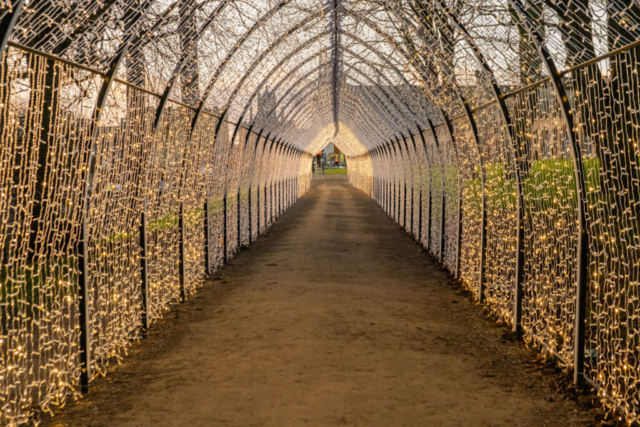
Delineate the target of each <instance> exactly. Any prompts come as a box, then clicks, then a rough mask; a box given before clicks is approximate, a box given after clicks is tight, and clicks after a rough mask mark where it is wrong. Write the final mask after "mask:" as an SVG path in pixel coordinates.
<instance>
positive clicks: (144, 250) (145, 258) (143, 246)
mask: <svg viewBox="0 0 640 427" xmlns="http://www.w3.org/2000/svg"><path fill="white" fill-rule="evenodd" d="M140 252H141V254H140V278H141V279H142V281H141V282H142V289H141V294H142V319H141V320H142V322H141V323H142V331H143V333H146V331H148V330H149V325H150V323H151V307H150V306H149V243H148V238H147V214H146V212H144V211H143V212H142V215H141V216H140Z"/></svg>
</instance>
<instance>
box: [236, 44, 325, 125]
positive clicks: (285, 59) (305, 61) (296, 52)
mask: <svg viewBox="0 0 640 427" xmlns="http://www.w3.org/2000/svg"><path fill="white" fill-rule="evenodd" d="M327 34H328V32H324V33H322V34H321V35H320V36H318V37H317V38H312V39H310V40H308V41H307V42H305V43H304V44H303V45H300V46H299V47H298V48H297V49H296V50H294V51H293V52H291V53H290V54H289V55H287V56H286V57H285V58H284V59H283V60H282V61H280V62H279V63H278V64H276V66H274V67H273V69H272V70H271V72H269V74H267V75H266V77H265V78H264V79H263V80H262V82H261V83H260V84H259V85H258V87H257V88H256V89H255V90H254V91H253V94H252V95H251V97H250V98H249V100H248V101H247V103H246V104H245V107H244V109H243V110H242V114H243V115H244V114H245V113H246V111H247V110H248V109H249V106H250V105H251V103H252V102H253V99H254V98H255V97H256V96H257V95H258V93H260V90H261V89H262V88H263V86H264V85H265V84H267V83H268V81H269V79H270V78H271V77H272V76H273V74H275V72H276V71H278V70H279V69H281V68H282V66H283V65H284V63H285V62H286V61H288V60H290V59H291V58H292V57H293V56H295V55H297V54H298V53H299V52H300V51H301V50H302V49H304V47H307V46H308V45H310V44H312V43H314V42H316V41H318V40H319V39H320V38H321V37H324V36H325V35H327ZM303 46H304V47H303ZM322 53H324V52H323V51H322V50H319V51H318V52H316V53H314V54H313V55H309V56H308V57H307V58H305V59H304V60H303V61H302V62H301V63H299V64H297V65H296V67H295V68H293V69H292V70H291V71H289V72H288V73H287V74H286V76H285V77H283V78H282V79H281V80H280V81H279V82H278V84H277V85H276V86H275V87H274V88H273V92H275V91H277V90H278V88H279V87H280V85H281V84H282V83H283V82H285V81H286V80H287V79H288V77H289V76H290V75H291V74H293V73H295V72H296V71H297V70H298V69H300V67H302V66H304V65H306V64H307V63H308V62H309V61H312V60H313V59H315V58H317V57H318V56H320V55H321V54H322ZM318 68H319V67H318ZM316 69H317V68H316ZM314 70H315V69H314Z"/></svg>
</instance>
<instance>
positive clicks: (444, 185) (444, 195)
mask: <svg viewBox="0 0 640 427" xmlns="http://www.w3.org/2000/svg"><path fill="white" fill-rule="evenodd" d="M428 123H429V130H431V134H432V135H433V140H434V141H435V144H436V149H437V150H438V154H439V155H440V173H441V174H442V194H441V195H442V214H441V217H440V227H441V229H440V256H439V258H440V262H443V261H444V244H445V236H444V235H445V233H444V232H445V222H446V215H445V212H446V210H445V209H446V202H447V182H446V178H445V169H444V153H443V151H442V148H441V145H440V139H439V138H438V133H437V132H436V128H435V127H434V126H433V122H432V121H431V120H429V122H428ZM432 185H433V184H432ZM429 209H431V205H430V206H429ZM429 231H431V230H429Z"/></svg>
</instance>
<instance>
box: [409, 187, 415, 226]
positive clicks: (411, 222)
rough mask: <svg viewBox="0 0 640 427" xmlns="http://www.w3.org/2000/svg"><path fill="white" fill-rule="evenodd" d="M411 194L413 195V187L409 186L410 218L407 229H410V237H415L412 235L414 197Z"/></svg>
mask: <svg viewBox="0 0 640 427" xmlns="http://www.w3.org/2000/svg"><path fill="white" fill-rule="evenodd" d="M413 193H414V188H413V185H412V186H411V216H410V217H409V218H410V227H409V228H410V234H411V236H412V237H415V236H414V234H413V196H414V194H413Z"/></svg>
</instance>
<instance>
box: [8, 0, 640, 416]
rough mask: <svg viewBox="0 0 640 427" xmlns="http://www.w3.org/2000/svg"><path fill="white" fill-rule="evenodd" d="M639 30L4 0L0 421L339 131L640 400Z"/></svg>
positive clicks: (364, 178)
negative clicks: (639, 388)
mask: <svg viewBox="0 0 640 427" xmlns="http://www.w3.org/2000/svg"><path fill="white" fill-rule="evenodd" d="M639 35H640V6H638V4H637V2H634V1H632V0H575V1H572V2H557V1H553V0H491V1H481V0H380V1H374V0H354V1H346V0H251V1H250V0H246V1H240V0H102V1H100V2H98V1H94V0H66V1H58V0H9V1H4V2H0V51H1V53H2V63H1V64H0V190H1V194H0V213H1V215H0V218H2V221H1V222H0V234H1V235H2V239H1V240H0V248H1V251H0V253H1V254H2V265H1V270H0V286H1V288H0V291H1V292H0V295H1V297H2V300H1V309H2V320H1V323H0V347H1V348H2V357H1V358H0V408H1V410H2V413H1V415H0V423H2V424H6V425H18V424H20V423H23V422H27V421H28V420H29V417H30V416H31V415H32V413H33V411H34V408H38V410H44V411H49V410H51V409H52V408H54V407H56V406H58V405H62V404H64V402H65V401H66V400H67V399H68V396H69V395H72V394H79V393H82V392H86V391H87V389H88V387H89V384H90V383H91V381H92V379H93V378H94V377H95V376H96V375H98V374H106V373H107V367H108V365H109V361H110V360H111V361H113V359H114V358H116V359H117V358H120V357H124V354H125V352H126V349H127V347H128V346H129V342H130V338H131V337H132V336H133V335H135V334H136V333H137V331H139V330H140V329H141V328H142V329H146V328H149V327H153V326H152V325H153V322H154V320H155V319H157V318H159V317H161V316H162V315H163V313H165V312H166V311H167V310H168V309H169V308H170V305H171V304H172V303H174V302H179V301H184V300H185V299H186V298H189V296H190V295H191V294H193V293H195V292H196V290H197V288H198V287H200V286H202V285H203V284H204V281H205V278H206V276H207V275H208V274H211V273H212V272H213V271H214V270H215V269H217V268H218V267H219V266H221V265H222V264H224V263H225V261H226V260H228V259H229V258H230V257H232V256H233V254H234V253H235V252H237V251H238V250H239V249H240V248H241V247H243V246H245V245H248V244H250V243H252V242H253V241H254V240H255V239H256V238H258V237H259V236H260V235H261V234H262V233H264V232H265V230H267V229H268V228H269V226H270V225H271V224H272V223H273V222H274V221H275V219H276V218H277V217H278V215H280V214H281V213H282V212H284V211H285V210H286V209H287V208H289V207H290V206H291V205H292V204H294V203H295V202H296V200H297V199H298V198H299V197H301V196H303V195H304V194H305V193H306V192H307V190H308V189H309V188H310V185H311V182H312V179H313V178H312V173H311V170H312V169H311V162H312V158H313V155H315V154H316V153H317V152H318V151H319V150H321V149H322V148H323V147H324V146H326V144H327V143H328V142H335V144H336V145H337V146H338V147H339V148H340V149H341V150H342V152H344V154H345V156H346V159H347V164H348V175H349V182H350V183H351V184H352V185H354V186H356V187H357V188H359V189H361V190H362V191H364V192H365V193H367V194H368V195H370V196H371V197H372V198H373V199H375V200H376V201H377V202H378V203H379V204H380V206H381V208H382V209H384V210H385V211H386V212H387V213H388V214H389V215H390V216H391V217H392V218H393V219H394V220H395V221H397V222H398V223H399V224H400V225H401V226H402V227H403V228H404V229H405V230H406V231H407V232H408V233H410V234H411V235H412V236H413V237H414V238H415V239H416V241H417V242H419V243H420V244H421V245H422V246H424V247H425V248H426V249H427V250H428V252H429V253H430V254H431V255H432V256H434V257H436V258H437V259H438V260H439V261H440V262H441V263H442V265H443V266H444V268H445V269H446V270H448V271H449V272H450V274H451V275H453V276H454V277H455V278H456V279H458V280H459V281H460V282H461V283H462V284H463V286H464V287H466V288H467V289H468V290H469V291H471V292H472V293H473V295H474V298H475V299H476V300H477V301H478V302H479V303H481V304H484V305H486V307H487V308H488V309H489V310H491V311H492V312H493V313H494V315H496V316H497V317H498V318H500V319H501V320H502V321H503V322H505V323H506V324H508V325H509V326H510V327H511V328H513V330H514V331H515V332H516V333H517V334H519V335H521V336H522V337H523V339H524V340H525V341H527V342H528V343H531V344H532V345H533V346H534V347H536V348H537V349H538V350H539V351H540V352H541V353H542V354H544V355H545V356H547V357H550V358H553V359H554V360H555V361H556V362H557V363H558V364H559V365H560V366H562V367H563V368H566V369H568V370H571V371H572V372H573V373H574V380H575V383H576V384H577V385H578V386H580V387H593V388H595V389H597V392H598V395H599V396H600V397H601V399H602V402H603V403H604V405H605V406H607V407H609V408H613V409H615V410H617V411H619V413H621V414H622V416H623V417H625V418H626V419H627V420H628V421H630V422H635V421H637V420H638V415H637V411H638V410H640V408H639V407H638V405H639V400H638V399H640V393H639V392H638V385H639V384H640V371H639V370H640V354H639V353H640V341H639V336H640V316H639V315H638V310H639V309H640V266H639V265H638V263H639V262H640V261H639V259H640V220H639V219H638V218H639V216H638V215H640V208H639V206H640V190H639V188H640V168H639V166H638V159H639V156H640V151H639V149H638V133H639V129H640V120H639V111H640V109H639V107H638V101H639V96H638V93H639V91H638V90H639V88H640V79H639V78H638V65H639V56H638V53H639V51H638V47H639V46H640V42H639V41H638V36H639Z"/></svg>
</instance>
